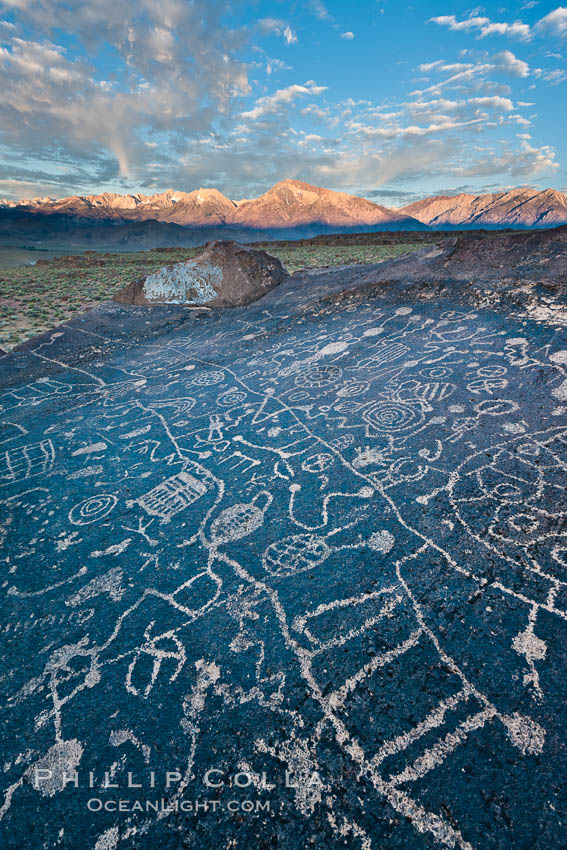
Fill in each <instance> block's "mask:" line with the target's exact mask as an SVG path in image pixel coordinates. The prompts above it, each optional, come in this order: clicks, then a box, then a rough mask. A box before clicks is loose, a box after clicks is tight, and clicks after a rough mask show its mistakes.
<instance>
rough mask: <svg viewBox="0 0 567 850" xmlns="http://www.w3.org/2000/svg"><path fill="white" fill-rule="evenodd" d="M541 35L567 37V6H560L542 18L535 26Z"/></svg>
mask: <svg viewBox="0 0 567 850" xmlns="http://www.w3.org/2000/svg"><path fill="white" fill-rule="evenodd" d="M534 30H535V31H536V32H537V33H538V34H539V35H552V36H556V37H557V38H567V7H566V6H559V7H558V8H557V9H554V11H553V12H550V13H549V15H546V16H545V17H544V18H541V20H539V21H538V22H537V24H536V25H535V27H534Z"/></svg>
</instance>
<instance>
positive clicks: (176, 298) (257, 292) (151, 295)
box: [113, 242, 288, 307]
mask: <svg viewBox="0 0 567 850" xmlns="http://www.w3.org/2000/svg"><path fill="white" fill-rule="evenodd" d="M287 276H288V275H287V272H286V270H285V269H284V267H283V265H282V264H281V262H280V261H279V260H278V259H277V258H276V257H272V256H270V254H267V253H266V252H265V251H256V250H254V249H253V248H249V247H247V246H246V245H240V244H239V243H238V242H209V243H208V244H207V245H206V246H205V249H204V251H203V253H202V254H199V256H198V257H195V258H194V259H193V260H186V261H185V262H182V263H174V264H173V265H169V266H164V267H163V268H161V269H159V270H158V271H157V272H153V274H149V275H148V276H147V277H144V278H141V279H139V280H136V281H134V282H133V283H130V284H129V285H128V286H127V287H126V288H125V289H123V290H121V291H120V292H118V293H117V294H116V295H115V296H114V299H113V300H114V301H118V302H119V303H121V304H147V305H151V304H186V305H188V306H196V305H205V306H207V307H240V306H242V305H244V304H250V303H251V302H252V301H256V300H257V299H258V298H261V297H262V295H265V294H266V292H269V291H270V290H271V289H274V287H276V286H278V285H279V284H280V283H281V282H282V281H283V280H284V279H285V278H286V277H287Z"/></svg>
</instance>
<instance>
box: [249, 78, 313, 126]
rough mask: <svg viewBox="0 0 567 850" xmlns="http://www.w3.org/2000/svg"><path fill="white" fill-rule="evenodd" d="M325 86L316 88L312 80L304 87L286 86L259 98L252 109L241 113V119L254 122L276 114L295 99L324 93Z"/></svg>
mask: <svg viewBox="0 0 567 850" xmlns="http://www.w3.org/2000/svg"><path fill="white" fill-rule="evenodd" d="M326 89H327V87H326V86H318V85H317V84H316V83H315V82H313V80H308V81H307V82H306V83H304V85H302V86H300V85H297V84H294V85H291V86H287V88H285V89H278V91H276V92H274V94H270V95H266V96H265V97H260V98H259V99H258V100H257V101H256V104H255V106H254V108H253V109H250V110H248V111H247V112H243V113H242V114H241V118H250V119H252V120H253V121H255V120H256V119H257V118H262V117H263V116H264V115H269V114H270V113H277V112H278V111H279V110H280V108H281V107H282V106H284V105H289V104H290V103H292V102H293V101H294V100H295V99H296V98H298V97H301V96H302V95H317V94H322V93H323V92H324V91H326Z"/></svg>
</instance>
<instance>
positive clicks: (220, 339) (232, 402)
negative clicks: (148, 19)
mask: <svg viewBox="0 0 567 850" xmlns="http://www.w3.org/2000/svg"><path fill="white" fill-rule="evenodd" d="M359 276H360V271H359V270H358V269H343V270H336V271H329V272H325V273H321V274H317V273H305V274H303V275H299V276H297V275H296V276H294V277H292V278H290V279H289V280H288V281H287V282H286V283H284V284H282V285H281V286H280V287H279V288H278V289H276V290H274V291H273V292H271V293H270V294H269V295H267V296H265V297H264V298H263V299H261V300H260V301H258V302H257V303H255V304H254V305H252V306H250V307H247V308H238V309H234V310H225V311H222V310H221V311H217V312H213V311H205V310H193V311H187V310H185V309H184V308H174V307H161V308H153V309H152V310H151V312H149V311H148V310H145V309H144V308H126V307H122V306H119V305H116V304H109V303H107V304H103V305H102V306H100V307H98V308H96V309H95V310H93V311H92V312H91V313H89V314H87V315H85V316H83V317H79V318H75V319H73V320H72V321H70V322H68V323H67V325H65V326H63V327H61V328H58V329H57V331H55V332H51V333H47V334H46V335H44V336H43V337H41V338H39V339H37V340H35V341H34V340H32V341H30V342H29V343H27V344H26V345H25V346H24V347H23V348H22V349H21V350H20V351H18V352H15V353H13V354H11V355H9V356H7V357H5V358H3V360H2V369H1V372H2V382H3V387H4V388H3V389H2V394H1V396H0V405H1V407H0V411H1V414H0V427H1V432H0V439H1V443H2V444H1V446H0V448H1V454H0V485H1V487H0V504H1V509H2V516H3V519H2V527H1V535H2V538H3V545H2V556H1V557H2V586H1V591H2V607H3V611H4V618H3V626H2V647H3V648H2V677H1V680H0V689H1V698H0V704H1V706H2V727H3V729H4V734H3V736H2V743H1V745H0V746H1V749H2V755H1V758H0V765H1V766H2V795H1V796H0V818H1V819H2V820H1V823H0V828H1V829H2V831H3V834H4V839H3V845H2V846H4V847H6V848H7V850H20V848H26V850H43V848H45V850H52V848H53V850H55V848H65V850H67V848H68V849H69V850H76V848H78V847H81V848H89V850H90V849H91V848H92V850H122V848H136V850H150V849H151V850H155V848H160V850H179V848H199V850H205V848H285V850H304V848H309V847H313V848H320V850H327V848H334V847H348V848H356V850H371V848H375V850H402V848H403V850H408V848H411V850H432V849H433V848H442V847H448V848H462V850H464V848H475V850H496V848H497V849H498V850H503V848H514V850H528V848H530V850H536V848H538V850H554V848H560V847H563V846H565V844H564V840H565V799H564V789H565V764H566V753H565V746H564V729H563V730H562V726H563V724H564V721H565V696H566V694H565V684H566V682H565V672H564V666H563V665H564V658H562V654H564V647H565V639H566V632H567V623H566V620H567V613H566V612H567V592H566V586H565V568H566V565H567V526H566V524H565V515H566V508H567V498H566V487H567V479H566V465H567V340H566V338H565V330H564V328H563V327H562V326H560V325H559V324H554V323H553V321H546V322H544V321H535V320H534V319H532V318H529V316H527V315H520V314H519V313H515V312H514V310H500V309H495V308H494V306H483V305H482V304H481V305H480V306H475V305H474V304H472V303H467V301H466V299H463V298H461V297H460V296H459V295H458V294H455V295H454V296H450V295H446V294H445V295H443V296H442V297H441V296H439V297H438V296H437V295H435V297H432V296H431V294H429V295H428V293H427V292H426V291H425V290H420V291H419V293H414V292H413V291H412V290H411V287H410V288H409V289H407V290H404V291H401V290H400V289H399V288H396V287H388V286H379V285H377V286H372V285H369V284H366V285H364V286H358V281H359ZM299 284H301V285H299ZM75 771H76V777H75V780H76V781H67V782H65V774H67V779H68V778H69V777H74V772H75ZM208 771H209V772H210V771H212V773H209V774H208V777H209V786H207V784H206V782H205V779H206V776H207V772H208ZM168 772H169V776H168ZM264 772H265V779H263V777H262V774H263V773H264ZM105 774H106V785H110V786H111V787H107V788H105V787H104V785H105ZM152 774H153V782H152V781H151V779H152ZM129 775H130V782H129V781H128V780H129ZM243 777H244V778H243ZM168 780H169V787H167V785H168ZM222 783H224V784H222ZM248 783H249V784H248ZM128 785H130V786H131V787H128ZM132 786H141V787H132ZM239 786H245V787H239ZM562 795H563V796H562ZM120 800H123V801H126V803H125V805H124V807H123V810H122V811H119V810H118V801H120ZM93 801H95V802H93ZM96 801H98V802H96ZM109 801H110V802H112V801H114V806H113V805H110V806H107V805H106V804H107V803H108V802H109ZM156 801H157V803H156ZM148 802H149V803H150V806H149V808H148ZM154 803H156V805H154ZM197 804H199V805H197ZM205 804H207V805H205ZM99 808H101V810H98V809H99ZM156 809H157V810H156ZM250 809H251V810H250Z"/></svg>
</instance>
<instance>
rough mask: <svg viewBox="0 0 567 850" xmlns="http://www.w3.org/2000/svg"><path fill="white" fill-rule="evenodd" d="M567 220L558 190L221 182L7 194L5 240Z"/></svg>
mask: <svg viewBox="0 0 567 850" xmlns="http://www.w3.org/2000/svg"><path fill="white" fill-rule="evenodd" d="M565 223H567V196H566V195H564V194H563V193H561V192H558V191H556V190H554V189H547V190H545V191H536V190H533V189H514V190H510V191H507V192H500V193H496V194H487V195H470V194H460V195H456V196H451V197H450V196H436V197H431V198H425V199H424V200H421V201H417V202H415V203H412V204H409V205H407V206H405V207H402V208H400V209H390V208H388V207H384V206H382V205H380V204H376V203H373V202H372V201H369V200H366V199H365V198H360V197H357V196H354V195H348V194H345V193H344V192H334V191H332V190H330V189H323V188H320V187H318V186H312V185H310V184H308V183H304V182H302V181H300V180H283V181H281V182H279V183H276V185H275V186H272V188H271V189H268V191H267V192H265V193H264V194H263V195H260V197H258V198H254V199H244V200H240V201H233V200H231V199H230V198H227V197H226V196H225V195H223V194H222V193H221V192H219V191H218V190H217V189H210V188H208V189H196V190H194V191H192V192H180V191H175V190H173V189H168V190H167V191H165V192H161V193H158V194H153V195H143V194H132V195H118V194H114V193H111V192H104V193H102V194H100V195H72V196H70V197H67V198H59V199H57V198H33V199H31V200H21V201H0V245H4V246H11V247H13V246H16V245H17V246H21V245H26V246H36V247H59V246H62V245H66V246H67V247H71V246H73V247H83V248H89V247H91V248H99V249H100V248H104V247H108V248H114V249H130V250H138V249H142V248H154V247H166V246H176V245H179V246H183V245H197V244H202V243H204V242H207V241H209V240H210V239H219V238H222V239H238V240H239V241H242V242H250V241H254V240H261V239H298V238H309V237H311V236H316V235H319V234H329V233H349V232H350V233H353V232H371V231H380V230H430V229H443V230H447V229H477V228H487V229H496V228H518V229H525V228H541V227H554V226H557V225H560V224H565Z"/></svg>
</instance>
